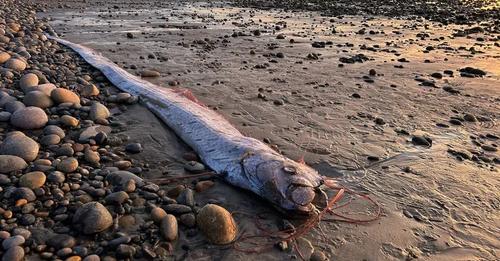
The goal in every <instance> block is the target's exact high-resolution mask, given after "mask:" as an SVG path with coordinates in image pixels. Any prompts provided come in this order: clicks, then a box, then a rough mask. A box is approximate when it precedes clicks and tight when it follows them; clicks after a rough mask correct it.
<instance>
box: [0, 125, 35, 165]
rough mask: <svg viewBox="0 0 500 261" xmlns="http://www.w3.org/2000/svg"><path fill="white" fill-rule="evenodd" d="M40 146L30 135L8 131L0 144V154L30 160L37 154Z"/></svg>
mask: <svg viewBox="0 0 500 261" xmlns="http://www.w3.org/2000/svg"><path fill="white" fill-rule="evenodd" d="M39 148H40V146H39V145H38V143H37V142H36V141H34V140H32V139H31V138H30V137H28V136H26V135H24V133H22V132H19V131H14V132H10V133H8V134H7V138H6V139H5V140H4V141H3V143H2V144H0V154H3V155H14V156H18V157H20V158H23V159H24V160H26V161H28V162H30V161H33V160H35V158H36V157H37V156H38V150H39Z"/></svg>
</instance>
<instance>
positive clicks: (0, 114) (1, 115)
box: [0, 111, 12, 122]
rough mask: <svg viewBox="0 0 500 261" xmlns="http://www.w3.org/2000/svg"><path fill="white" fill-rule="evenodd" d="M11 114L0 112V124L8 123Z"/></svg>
mask: <svg viewBox="0 0 500 261" xmlns="http://www.w3.org/2000/svg"><path fill="white" fill-rule="evenodd" d="M11 115H12V114H11V113H10V112H8V111H2V112H0V122H7V121H10V116H11Z"/></svg>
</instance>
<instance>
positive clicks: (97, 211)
mask: <svg viewBox="0 0 500 261" xmlns="http://www.w3.org/2000/svg"><path fill="white" fill-rule="evenodd" d="M73 224H77V225H79V226H80V227H81V230H82V232H83V233H84V234H94V233H98V232H101V231H104V230H106V229H107V228H109V227H110V226H111V225H112V224H113V217H112V216H111V214H110V213H109V211H108V210H107V209H106V208H105V207H104V206H103V205H102V204H101V203H99V202H89V203H86V204H84V205H83V206H81V207H80V208H78V209H77V211H76V213H75V215H74V216H73Z"/></svg>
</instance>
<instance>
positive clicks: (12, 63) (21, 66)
mask: <svg viewBox="0 0 500 261" xmlns="http://www.w3.org/2000/svg"><path fill="white" fill-rule="evenodd" d="M3 66H4V67H5V68H8V69H11V70H14V71H24V70H25V69H26V66H27V64H26V62H24V61H23V60H21V59H17V58H10V59H9V60H7V62H5V64H4V65H3Z"/></svg>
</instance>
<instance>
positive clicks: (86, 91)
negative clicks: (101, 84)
mask: <svg viewBox="0 0 500 261" xmlns="http://www.w3.org/2000/svg"><path fill="white" fill-rule="evenodd" d="M80 94H81V95H82V96H83V97H92V96H97V95H99V89H98V88H97V87H96V86H95V85H94V84H85V85H82V86H81V87H80Z"/></svg>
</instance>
